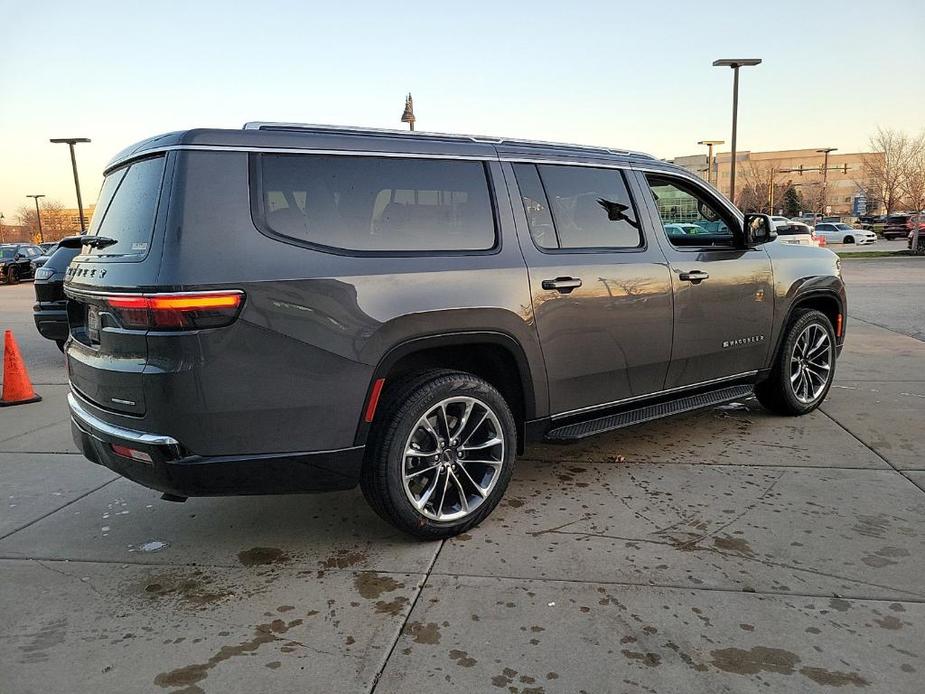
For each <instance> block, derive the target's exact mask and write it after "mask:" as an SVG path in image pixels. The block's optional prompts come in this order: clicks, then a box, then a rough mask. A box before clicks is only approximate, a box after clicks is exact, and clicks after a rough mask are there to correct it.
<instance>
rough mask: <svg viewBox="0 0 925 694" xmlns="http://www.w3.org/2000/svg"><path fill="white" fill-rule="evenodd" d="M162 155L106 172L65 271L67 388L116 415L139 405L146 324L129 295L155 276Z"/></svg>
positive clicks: (164, 171)
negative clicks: (83, 233)
mask: <svg viewBox="0 0 925 694" xmlns="http://www.w3.org/2000/svg"><path fill="white" fill-rule="evenodd" d="M168 162H169V155H164V154H161V155H158V156H153V157H147V158H143V159H138V160H135V161H133V162H131V163H129V164H126V165H122V166H120V167H118V168H115V169H113V170H110V171H108V172H107V173H106V176H105V179H104V181H103V187H102V190H101V191H100V196H99V200H98V202H97V205H96V208H95V210H94V213H93V219H92V220H91V224H90V229H89V231H88V232H87V235H86V236H85V237H84V239H83V246H82V249H81V252H80V255H78V256H77V257H76V258H74V260H73V261H72V262H71V263H70V265H69V266H68V268H67V271H66V277H65V285H64V286H65V292H66V294H67V296H68V302H67V312H68V324H69V329H70V334H71V338H72V339H71V341H70V342H69V343H68V348H67V365H68V377H69V379H70V383H71V387H72V388H73V389H74V390H75V391H76V392H77V394H78V395H80V396H82V397H83V398H84V399H86V400H88V401H90V402H92V403H93V404H95V405H97V406H99V407H100V408H103V409H106V410H111V411H113V412H117V413H120V414H129V415H136V416H141V415H143V414H144V412H145V401H144V390H143V387H142V375H143V372H144V370H145V368H146V365H147V357H148V353H147V344H146V337H145V335H146V331H147V323H146V320H145V318H144V316H143V315H139V313H138V311H137V310H136V311H133V310H132V306H133V303H132V302H133V300H132V298H131V295H136V296H137V295H140V294H141V293H143V292H145V291H150V290H151V289H152V288H153V287H154V286H155V283H156V280H157V273H158V268H159V266H160V251H161V248H162V238H161V237H162V236H163V234H162V233H161V229H162V226H163V218H164V214H165V208H166V204H164V201H166V198H167V196H166V195H162V190H164V189H165V188H166V187H167V185H168V183H167V181H166V180H165V179H166V178H167V175H168V171H169V166H168ZM113 297H115V300H114V299H113ZM120 297H121V301H120V300H119V299H120Z"/></svg>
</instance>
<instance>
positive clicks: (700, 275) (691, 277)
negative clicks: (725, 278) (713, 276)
mask: <svg viewBox="0 0 925 694" xmlns="http://www.w3.org/2000/svg"><path fill="white" fill-rule="evenodd" d="M678 279H680V280H681V281H682V282H692V283H694V284H699V283H700V282H703V281H704V280H708V279H710V273H708V272H703V271H701V270H691V271H690V272H682V273H681V274H680V275H678Z"/></svg>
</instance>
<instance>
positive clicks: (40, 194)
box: [26, 193, 45, 243]
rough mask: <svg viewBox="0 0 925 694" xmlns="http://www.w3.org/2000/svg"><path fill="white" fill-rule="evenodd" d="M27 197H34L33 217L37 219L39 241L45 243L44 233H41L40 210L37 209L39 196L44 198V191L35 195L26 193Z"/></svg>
mask: <svg viewBox="0 0 925 694" xmlns="http://www.w3.org/2000/svg"><path fill="white" fill-rule="evenodd" d="M26 197H27V198H35V218H36V219H38V220H39V243H45V234H43V233H42V211H41V210H40V209H39V198H44V197H45V194H44V193H39V194H37V195H27V196H26Z"/></svg>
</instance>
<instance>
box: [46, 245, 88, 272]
mask: <svg viewBox="0 0 925 694" xmlns="http://www.w3.org/2000/svg"><path fill="white" fill-rule="evenodd" d="M79 254H80V248H65V247H64V246H59V247H58V248H57V249H56V250H55V252H54V253H52V254H51V255H50V256H49V257H48V261H47V262H46V263H45V267H46V268H48V269H49V270H54V271H55V272H61V271H63V270H66V269H67V266H68V265H70V263H71V261H72V260H73V259H74V258H75V257H76V256H78V255H79Z"/></svg>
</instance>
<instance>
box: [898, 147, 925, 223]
mask: <svg viewBox="0 0 925 694" xmlns="http://www.w3.org/2000/svg"><path fill="white" fill-rule="evenodd" d="M902 168H903V170H902V178H901V187H902V196H903V203H904V204H905V205H906V207H907V209H908V210H909V211H910V212H913V211H914V212H922V211H923V210H925V131H923V132H922V133H920V134H919V135H918V136H917V137H911V138H909V152H908V156H907V157H906V159H905V161H904V163H903V167H902Z"/></svg>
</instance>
